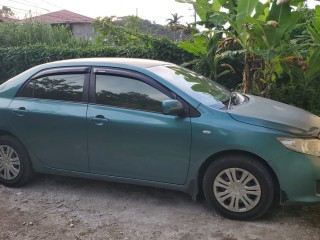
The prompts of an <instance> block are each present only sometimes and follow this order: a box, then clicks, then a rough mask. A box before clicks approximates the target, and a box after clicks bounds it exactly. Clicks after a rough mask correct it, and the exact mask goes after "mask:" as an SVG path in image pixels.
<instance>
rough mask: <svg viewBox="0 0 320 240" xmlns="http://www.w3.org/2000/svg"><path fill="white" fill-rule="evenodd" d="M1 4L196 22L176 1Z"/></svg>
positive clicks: (20, 12) (22, 11) (19, 9)
mask: <svg viewBox="0 0 320 240" xmlns="http://www.w3.org/2000/svg"><path fill="white" fill-rule="evenodd" d="M316 4H320V2H317V1H316V0H308V5H309V7H312V8H313V7H314V6H315V5H316ZM2 6H8V7H10V8H11V9H12V10H13V11H14V12H15V13H16V15H17V16H18V18H24V16H25V15H26V14H27V13H28V12H29V11H31V14H32V16H37V15H41V14H45V13H48V12H54V11H58V10H62V9H66V10H69V11H72V12H76V13H79V14H82V15H85V16H88V17H91V18H96V17H105V16H113V15H114V16H118V17H122V16H128V15H134V16H136V15H138V16H139V17H140V18H143V19H148V20H150V21H152V22H153V21H155V22H156V23H159V24H166V23H167V22H166V20H167V19H168V18H171V17H172V15H171V14H174V13H178V15H179V16H183V18H181V19H180V22H181V23H191V22H194V10H193V7H192V6H191V5H190V4H184V3H178V2H176V1H175V0H0V8H2Z"/></svg>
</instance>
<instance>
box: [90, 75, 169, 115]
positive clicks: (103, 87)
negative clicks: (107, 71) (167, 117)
mask: <svg viewBox="0 0 320 240" xmlns="http://www.w3.org/2000/svg"><path fill="white" fill-rule="evenodd" d="M169 99H171V98H170V97H168V96H167V95H165V94H164V93H162V92H160V91H159V90H158V89H156V88H154V87H152V86H150V85H149V84H147V83H145V82H143V81H139V80H136V79H133V78H127V77H120V76H112V75H96V103H97V104H102V105H109V106H115V107H122V108H130V109H139V110H144V111H150V112H160V113H162V102H163V101H165V100H169Z"/></svg>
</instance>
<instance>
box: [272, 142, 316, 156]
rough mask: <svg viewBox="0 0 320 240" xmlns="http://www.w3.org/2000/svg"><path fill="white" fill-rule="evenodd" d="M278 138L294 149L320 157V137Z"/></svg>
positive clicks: (287, 146)
mask: <svg viewBox="0 0 320 240" xmlns="http://www.w3.org/2000/svg"><path fill="white" fill-rule="evenodd" d="M278 140H279V141H280V142H281V143H282V144H283V145H284V146H285V147H286V148H288V149H290V150H292V151H296V152H301V153H304V154H309V155H313V156H317V157H320V140H319V139H302V138H278Z"/></svg>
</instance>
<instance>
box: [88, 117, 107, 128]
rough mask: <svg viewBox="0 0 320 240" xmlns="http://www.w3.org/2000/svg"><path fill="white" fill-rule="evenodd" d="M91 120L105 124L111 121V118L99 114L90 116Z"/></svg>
mask: <svg viewBox="0 0 320 240" xmlns="http://www.w3.org/2000/svg"><path fill="white" fill-rule="evenodd" d="M89 119H90V121H93V122H94V124H96V125H98V126H101V125H103V124H104V123H107V122H109V119H108V118H105V117H104V116H103V115H97V116H95V117H90V118H89Z"/></svg>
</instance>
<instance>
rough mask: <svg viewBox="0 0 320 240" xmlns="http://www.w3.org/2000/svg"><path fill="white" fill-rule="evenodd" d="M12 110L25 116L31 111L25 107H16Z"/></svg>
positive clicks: (20, 115) (18, 114)
mask: <svg viewBox="0 0 320 240" xmlns="http://www.w3.org/2000/svg"><path fill="white" fill-rule="evenodd" d="M12 111H13V112H14V113H15V114H16V115H17V116H19V117H23V116H24V115H26V114H27V113H28V112H29V111H28V110H27V109H26V108H25V107H19V108H14V109H12Z"/></svg>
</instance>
